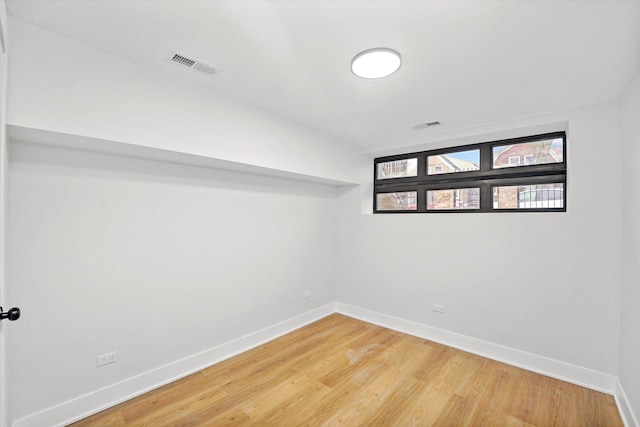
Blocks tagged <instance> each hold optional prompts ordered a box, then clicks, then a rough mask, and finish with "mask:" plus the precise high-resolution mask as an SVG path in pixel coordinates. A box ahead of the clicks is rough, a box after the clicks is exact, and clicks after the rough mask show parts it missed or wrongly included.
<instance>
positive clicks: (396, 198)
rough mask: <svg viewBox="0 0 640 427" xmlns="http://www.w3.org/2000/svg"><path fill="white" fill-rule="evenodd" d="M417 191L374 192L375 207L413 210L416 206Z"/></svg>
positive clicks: (379, 208)
mask: <svg viewBox="0 0 640 427" xmlns="http://www.w3.org/2000/svg"><path fill="white" fill-rule="evenodd" d="M417 200H418V192H417V191H403V192H400V193H378V194H376V208H377V209H378V210H379V211H415V210H416V209H417V208H418V203H417Z"/></svg>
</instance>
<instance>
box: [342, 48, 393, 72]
mask: <svg viewBox="0 0 640 427" xmlns="http://www.w3.org/2000/svg"><path fill="white" fill-rule="evenodd" d="M401 64H402V59H401V57H400V54H399V53H398V52H396V51H395V50H393V49H389V48H386V47H377V48H374V49H367V50H365V51H363V52H360V53H359V54H357V55H356V56H355V57H354V58H353V60H352V61H351V71H352V72H353V74H355V75H356V76H358V77H362V78H363V79H379V78H381V77H386V76H389V75H391V74H393V73H395V72H396V71H398V69H399V68H400V65H401Z"/></svg>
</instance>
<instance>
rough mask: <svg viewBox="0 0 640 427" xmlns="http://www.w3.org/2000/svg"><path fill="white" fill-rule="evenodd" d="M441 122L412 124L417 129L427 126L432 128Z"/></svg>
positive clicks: (412, 127)
mask: <svg viewBox="0 0 640 427" xmlns="http://www.w3.org/2000/svg"><path fill="white" fill-rule="evenodd" d="M439 124H440V122H429V123H420V124H417V125H413V126H411V129H415V130H419V129H426V128H430V127H432V126H438V125H439Z"/></svg>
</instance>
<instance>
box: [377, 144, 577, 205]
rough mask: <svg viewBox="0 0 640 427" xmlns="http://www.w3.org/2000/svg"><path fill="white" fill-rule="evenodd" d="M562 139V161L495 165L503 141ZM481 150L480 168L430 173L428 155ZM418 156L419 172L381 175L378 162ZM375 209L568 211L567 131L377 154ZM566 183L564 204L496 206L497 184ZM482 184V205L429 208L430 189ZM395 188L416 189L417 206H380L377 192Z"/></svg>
mask: <svg viewBox="0 0 640 427" xmlns="http://www.w3.org/2000/svg"><path fill="white" fill-rule="evenodd" d="M559 138H561V139H562V162H557V163H546V164H534V165H526V164H523V163H521V164H520V166H514V167H502V168H494V167H493V149H494V147H497V146H502V145H515V144H521V143H525V142H533V141H540V140H549V139H559ZM469 150H479V152H480V164H479V166H480V169H479V170H477V171H463V172H453V173H443V174H434V175H428V174H427V173H428V164H427V159H428V158H429V156H435V155H442V154H452V153H456V152H460V151H469ZM411 158H417V159H418V174H417V176H413V177H401V178H385V179H378V176H377V173H378V172H377V171H378V164H379V163H384V162H389V161H394V160H404V159H411ZM373 174H374V176H373V182H374V185H373V213H376V214H399V213H401V214H416V213H429V214H433V213H486V212H566V211H567V135H566V132H564V131H563V132H551V133H545V134H540V135H531V136H525V137H520V138H511V139H501V140H496V141H489V142H482V143H475V144H468V145H458V146H455V147H446V148H439V149H435V150H428V151H419V152H413V153H405V154H397V155H392V156H385V157H378V158H375V159H374V162H373ZM551 183H559V184H560V183H561V184H563V187H564V190H563V203H562V207H561V208H509V209H504V208H502V209H500V208H494V207H493V189H494V187H497V186H511V185H535V184H551ZM476 187H477V188H480V209H432V210H427V204H426V199H427V191H428V190H445V189H457V188H476ZM395 191H398V192H400V191H417V209H416V210H378V209H377V206H376V203H377V196H376V195H377V194H378V193H390V192H395Z"/></svg>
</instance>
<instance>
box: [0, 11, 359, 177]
mask: <svg viewBox="0 0 640 427" xmlns="http://www.w3.org/2000/svg"><path fill="white" fill-rule="evenodd" d="M9 30H10V33H11V39H12V40H11V42H12V48H11V58H10V63H9V67H10V73H11V75H12V78H11V86H10V88H9V89H10V90H9V101H8V102H9V115H8V119H7V120H8V123H9V124H12V125H18V126H24V127H27V128H36V129H44V130H49V131H55V132H60V133H65V134H71V135H82V136H89V137H93V138H99V139H105V140H111V141H119V142H125V143H132V144H137V145H144V146H149V147H156V148H163V149H167V150H174V151H179V152H184V153H190V154H197V155H202V156H208V157H212V158H216V159H223V160H228V161H233V162H240V163H244V164H249V165H255V166H260V167H266V168H272V169H276V170H280V171H287V172H294V173H300V174H304V175H311V176H314V177H320V178H325V179H331V180H337V181H345V182H350V181H353V179H354V178H355V177H354V174H353V171H352V168H351V167H350V165H351V162H353V160H354V157H355V156H357V153H356V150H355V149H353V148H350V147H349V146H347V144H341V143H339V142H337V141H335V140H334V139H332V138H330V137H328V136H327V135H325V134H322V133H320V132H317V131H314V130H312V129H310V128H308V127H305V126H303V125H300V124H298V123H295V122H293V121H291V120H287V119H285V118H283V117H281V116H278V115H275V114H271V113H268V112H266V111H264V110H259V109H257V108H254V107H250V106H248V105H246V104H242V103H240V102H238V101H234V100H232V99H229V98H227V97H224V96H222V95H220V94H217V93H215V92H213V91H211V90H207V89H204V88H203V87H201V86H195V85H193V84H189V83H187V82H179V81H176V80H175V79H173V78H171V77H168V76H166V75H163V74H161V73H159V72H155V71H152V70H150V69H148V68H146V67H143V66H141V65H138V64H135V63H133V62H130V61H127V60H124V59H121V58H119V57H117V56H114V55H111V54H108V53H105V52H102V51H99V50H97V49H95V48H92V47H90V46H88V45H85V44H82V43H79V42H76V41H73V40H71V39H68V38H66V37H63V36H60V35H58V34H56V33H53V32H50V31H47V30H44V29H41V28H39V27H37V26H35V25H32V24H30V23H27V22H25V21H22V20H20V19H17V18H14V17H12V16H10V19H9ZM214 78H215V77H214Z"/></svg>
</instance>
